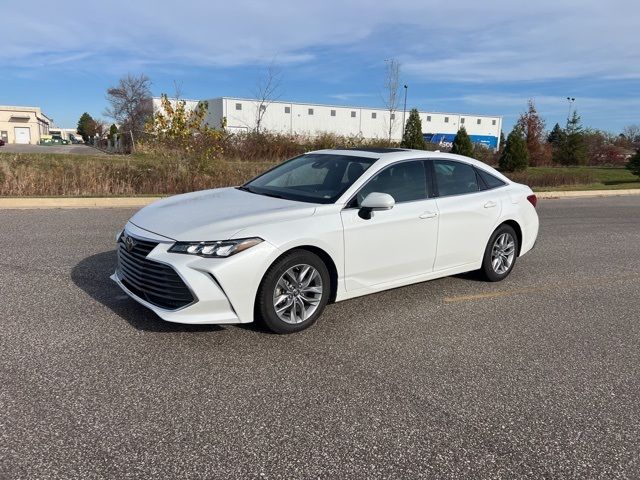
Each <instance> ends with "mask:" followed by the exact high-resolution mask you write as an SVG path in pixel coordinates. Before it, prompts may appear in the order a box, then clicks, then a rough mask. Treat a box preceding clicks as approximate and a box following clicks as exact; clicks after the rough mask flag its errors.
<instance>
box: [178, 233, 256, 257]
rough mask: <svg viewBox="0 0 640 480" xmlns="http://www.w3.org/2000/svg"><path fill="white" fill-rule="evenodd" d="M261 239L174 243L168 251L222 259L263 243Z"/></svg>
mask: <svg viewBox="0 0 640 480" xmlns="http://www.w3.org/2000/svg"><path fill="white" fill-rule="evenodd" d="M263 241H264V240H262V239H261V238H258V237H255V238H239V239H237V240H222V241H219V242H176V243H174V244H173V245H172V247H171V248H170V249H169V251H170V252H172V253H186V254H187V255H199V256H200V257H206V258H224V257H230V256H231V255H235V254H236V253H240V252H242V251H243V250H247V249H248V248H251V247H253V246H255V245H258V244H259V243H261V242H263Z"/></svg>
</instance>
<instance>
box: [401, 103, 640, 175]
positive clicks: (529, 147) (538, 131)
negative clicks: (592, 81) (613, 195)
mask: <svg viewBox="0 0 640 480" xmlns="http://www.w3.org/2000/svg"><path fill="white" fill-rule="evenodd" d="M500 137H501V138H500V149H499V150H498V152H495V153H494V152H492V151H491V150H490V149H488V148H486V147H484V146H482V145H479V144H474V143H473V142H472V141H471V138H470V137H469V135H468V134H467V131H466V129H465V128H464V126H461V127H460V129H459V130H458V132H457V134H456V136H455V138H454V140H453V145H452V148H451V153H456V154H459V155H464V156H467V157H472V158H476V159H478V160H482V161H484V162H486V163H491V164H497V165H498V166H499V168H500V169H501V170H502V171H505V172H513V171H520V170H525V169H526V168H527V167H530V166H532V167H540V166H552V165H559V166H574V165H575V166H580V165H612V166H622V165H625V164H631V163H633V162H636V163H640V160H638V157H640V126H637V125H630V126H628V127H625V128H624V129H623V132H622V133H621V134H619V135H613V134H610V133H607V132H603V131H601V130H596V129H590V128H584V127H583V125H582V121H581V118H580V116H579V115H578V112H577V111H575V110H574V111H573V113H572V115H571V116H570V117H569V118H568V119H567V123H566V125H565V127H564V128H563V127H561V126H560V125H559V124H558V123H556V124H555V125H554V127H553V128H552V129H551V131H549V132H547V131H546V130H545V121H544V119H543V118H542V117H541V116H540V114H539V113H538V111H537V109H536V106H535V104H534V102H533V100H529V102H528V105H527V110H526V111H525V112H524V113H522V114H521V115H520V117H519V118H518V121H517V122H516V124H515V125H514V127H513V130H512V131H511V132H510V133H509V135H508V136H507V138H506V140H505V139H504V136H503V135H502V133H501V135H500ZM401 146H403V147H405V148H415V149H426V148H427V145H426V144H425V141H424V137H423V134H422V122H421V120H420V115H419V114H418V110H417V109H415V108H414V109H412V110H411V112H410V114H409V119H408V120H407V123H406V126H405V131H404V136H403V138H402V143H401ZM633 150H637V151H636V153H635V155H633V156H632V157H631V158H628V157H629V152H632V151H633ZM629 168H631V167H629ZM636 168H639V169H640V167H636ZM634 173H636V172H634ZM636 174H638V175H640V173H636Z"/></svg>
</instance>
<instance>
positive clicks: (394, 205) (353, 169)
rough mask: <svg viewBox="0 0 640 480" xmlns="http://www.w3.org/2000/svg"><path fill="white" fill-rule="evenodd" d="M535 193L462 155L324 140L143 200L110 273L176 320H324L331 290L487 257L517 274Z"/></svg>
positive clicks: (486, 264)
mask: <svg viewBox="0 0 640 480" xmlns="http://www.w3.org/2000/svg"><path fill="white" fill-rule="evenodd" d="M535 206H536V197H535V195H533V192H532V191H531V189H530V188H529V187H527V186H525V185H520V184H517V183H514V182H512V181H510V180H509V179H508V178H506V177H505V176H503V175H502V174H500V173H499V172H498V171H496V170H494V169H493V168H491V167H489V166H487V165H485V164H483V163H481V162H478V161H476V160H473V159H470V158H467V157H462V156H458V155H452V154H446V153H440V152H425V151H416V150H403V149H353V150H321V151H315V152H310V153H307V154H305V155H301V156H299V157H296V158H293V159H291V160H288V161H287V162H284V163H282V164H281V165H278V166H277V167H275V168H273V169H271V170H269V171H267V172H265V173H264V174H262V175H260V176H258V177H257V178H255V179H253V180H251V181H250V182H248V183H246V184H244V185H242V186H240V187H235V188H220V189H214V190H205V191H200V192H193V193H187V194H183V195H177V196H174V197H169V198H166V199H162V200H160V201H158V202H155V203H153V204H151V205H149V206H147V207H145V208H143V209H142V210H140V211H139V212H137V213H136V214H135V215H134V216H133V217H132V218H131V219H130V220H129V222H128V223H127V224H126V226H125V228H124V230H123V231H122V232H121V233H119V234H118V236H117V241H118V266H117V269H116V272H115V273H114V274H113V276H112V277H111V278H112V279H113V280H114V281H115V282H116V283H117V284H118V285H119V286H120V287H121V288H122V289H123V290H124V291H125V292H126V293H127V294H128V295H129V296H131V297H132V298H133V299H134V300H136V301H138V302H139V303H141V304H143V305H145V306H147V307H148V308H150V309H151V310H153V311H154V312H155V313H156V314H158V316H160V317H161V318H163V319H164V320H168V321H171V322H179V323H189V324H203V323H217V324H224V323H247V322H252V321H254V320H262V321H263V322H264V323H265V324H266V326H267V327H268V328H270V329H271V330H273V331H275V332H278V333H290V332H296V331H300V330H302V329H304V328H307V327H309V326H310V325H312V324H313V323H314V322H315V321H316V320H317V319H318V317H319V316H320V315H321V313H322V311H323V310H324V308H325V306H326V305H327V304H328V303H330V302H337V301H341V300H346V299H348V298H353V297H358V296H361V295H367V294H370V293H374V292H378V291H381V290H386V289H389V288H395V287H399V286H402V285H408V284H411V283H416V282H423V281H425V280H431V279H434V278H439V277H444V276H448V275H454V274H458V273H462V272H468V271H473V270H480V271H481V272H482V274H483V275H484V277H485V278H486V279H487V280H489V281H499V280H502V279H504V278H505V277H506V276H507V275H509V273H510V272H511V270H512V269H513V267H514V265H515V263H516V259H517V258H518V257H519V256H521V255H524V254H525V253H527V252H528V251H529V250H530V249H531V248H532V247H533V245H534V243H535V241H536V237H537V235H538V216H537V214H536V210H535Z"/></svg>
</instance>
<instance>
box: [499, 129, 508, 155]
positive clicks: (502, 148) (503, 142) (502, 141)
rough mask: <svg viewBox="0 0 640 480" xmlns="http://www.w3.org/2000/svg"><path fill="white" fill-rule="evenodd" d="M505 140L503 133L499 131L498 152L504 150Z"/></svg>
mask: <svg viewBox="0 0 640 480" xmlns="http://www.w3.org/2000/svg"><path fill="white" fill-rule="evenodd" d="M505 141H506V140H505V139H504V132H503V131H502V130H500V146H499V148H500V150H504V144H505Z"/></svg>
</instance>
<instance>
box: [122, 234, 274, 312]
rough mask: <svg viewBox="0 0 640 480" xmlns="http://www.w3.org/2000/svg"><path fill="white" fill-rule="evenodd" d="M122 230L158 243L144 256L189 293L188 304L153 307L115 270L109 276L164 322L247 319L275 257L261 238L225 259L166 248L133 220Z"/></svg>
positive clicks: (160, 239) (167, 243)
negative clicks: (167, 268) (166, 269)
mask: <svg viewBox="0 0 640 480" xmlns="http://www.w3.org/2000/svg"><path fill="white" fill-rule="evenodd" d="M125 232H126V233H127V235H130V236H132V237H133V238H134V239H135V238H139V239H142V240H151V241H155V242H160V243H158V245H156V247H155V248H153V250H151V252H150V253H149V254H148V255H147V257H146V259H147V260H150V261H153V262H159V263H161V264H166V265H169V266H170V267H171V268H173V270H175V272H176V273H177V274H178V275H179V276H180V278H181V279H182V280H183V282H184V283H185V284H186V286H187V287H188V288H189V290H190V291H191V292H192V293H193V296H194V297H195V301H194V302H193V303H191V304H189V305H187V306H185V307H182V308H178V309H175V310H169V309H165V308H162V307H159V306H157V305H154V304H152V303H150V302H148V301H147V300H145V299H143V298H141V297H140V296H138V295H136V294H135V293H134V292H132V291H131V290H130V289H129V288H127V286H126V285H125V284H124V283H123V275H122V273H121V272H120V271H118V270H116V272H115V273H114V274H113V275H112V276H111V279H112V280H113V281H114V282H116V283H117V284H118V286H119V287H120V288H121V289H122V290H123V291H124V292H125V293H126V294H127V295H129V296H130V297H131V298H132V299H134V300H135V301H137V302H138V303H140V304H141V305H144V306H145V307H147V308H149V309H150V310H152V311H153V312H155V313H156V314H157V315H158V316H159V317H160V318H162V319H163V320H166V321H169V322H176V323H186V324H229V323H248V322H252V321H253V306H254V301H255V297H256V292H257V290H258V287H259V285H260V281H261V280H262V277H263V275H264V272H265V271H266V270H267V268H268V267H269V265H270V264H271V262H272V261H273V260H274V259H275V258H277V256H278V250H277V249H276V248H275V247H274V246H273V245H271V244H270V243H268V242H266V241H265V242H262V243H260V244H259V245H256V246H255V247H252V248H250V249H248V250H246V251H244V252H241V253H239V254H237V255H233V256H231V257H228V258H202V257H198V256H194V255H185V254H180V253H169V252H168V249H169V248H170V247H171V245H172V244H173V241H170V240H168V239H166V238H164V237H160V236H158V235H155V234H152V233H151V232H147V231H145V230H142V229H140V228H138V227H136V226H135V225H132V224H127V227H126V228H125Z"/></svg>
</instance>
